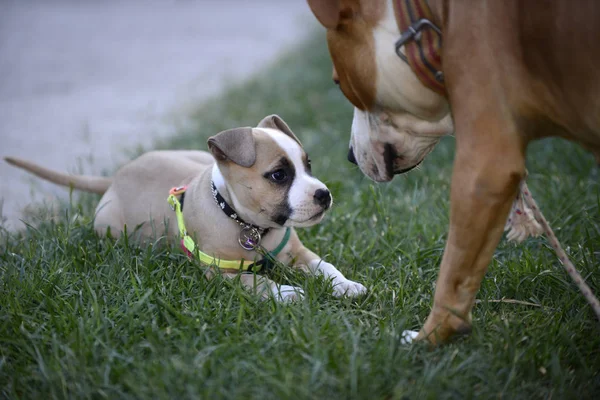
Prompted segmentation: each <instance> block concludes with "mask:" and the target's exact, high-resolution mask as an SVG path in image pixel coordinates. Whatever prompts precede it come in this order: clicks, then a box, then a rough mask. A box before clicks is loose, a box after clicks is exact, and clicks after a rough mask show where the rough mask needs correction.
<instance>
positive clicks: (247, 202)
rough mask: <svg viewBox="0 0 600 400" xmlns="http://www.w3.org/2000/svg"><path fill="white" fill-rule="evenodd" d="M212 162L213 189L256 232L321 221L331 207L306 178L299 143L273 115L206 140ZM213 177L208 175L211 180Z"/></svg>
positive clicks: (325, 193)
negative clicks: (219, 191)
mask: <svg viewBox="0 0 600 400" xmlns="http://www.w3.org/2000/svg"><path fill="white" fill-rule="evenodd" d="M208 147H209V149H210V151H211V152H212V154H213V156H214V157H215V159H216V161H217V163H216V165H215V168H217V171H216V172H217V174H216V175H217V176H218V177H217V179H221V178H222V182H215V184H217V187H219V186H220V185H224V186H225V187H226V188H227V191H228V193H229V195H230V196H231V201H232V203H233V204H232V206H233V207H234V209H235V210H236V212H238V213H239V214H240V216H241V217H242V218H243V219H244V220H245V221H246V222H251V223H253V224H255V225H258V226H261V227H281V226H286V227H304V226H311V225H314V224H316V223H318V222H320V221H321V220H322V219H323V216H324V214H325V211H326V210H327V209H329V208H330V207H331V204H332V202H333V200H332V197H331V193H330V192H329V190H328V189H327V187H326V186H325V184H324V183H323V182H321V181H320V180H318V179H316V178H315V177H313V176H312V172H311V165H310V159H309V158H308V155H307V154H306V152H305V151H304V149H303V148H302V145H301V144H300V141H299V140H298V138H297V137H296V135H294V133H293V132H292V131H291V129H290V128H289V127H288V126H287V124H286V123H285V122H284V121H283V120H282V119H281V118H280V117H278V116H277V115H270V116H268V117H266V118H264V119H263V120H262V121H260V123H259V124H258V126H257V127H256V128H236V129H230V130H227V131H224V132H221V133H219V134H218V135H215V136H213V137H211V138H209V139H208ZM214 175H215V174H213V177H214Z"/></svg>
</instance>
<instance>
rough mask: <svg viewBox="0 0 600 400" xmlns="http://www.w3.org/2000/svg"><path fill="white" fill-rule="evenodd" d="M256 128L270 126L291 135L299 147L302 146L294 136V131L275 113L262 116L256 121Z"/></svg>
mask: <svg viewBox="0 0 600 400" xmlns="http://www.w3.org/2000/svg"><path fill="white" fill-rule="evenodd" d="M257 128H270V129H276V130H278V131H281V132H283V133H285V134H286V135H288V136H289V137H291V138H292V139H294V140H295V141H296V142H298V144H299V145H300V147H302V143H300V140H299V139H298V138H297V137H296V135H294V132H292V130H291V129H290V127H289V126H288V125H287V124H286V123H285V121H284V120H282V119H281V117H280V116H279V115H277V114H273V115H269V116H266V117H264V118H263V119H262V121H260V122H259V123H258V126H257Z"/></svg>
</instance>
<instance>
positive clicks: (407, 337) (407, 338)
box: [400, 331, 419, 344]
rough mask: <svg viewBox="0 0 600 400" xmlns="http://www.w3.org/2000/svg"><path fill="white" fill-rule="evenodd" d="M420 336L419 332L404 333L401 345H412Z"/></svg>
mask: <svg viewBox="0 0 600 400" xmlns="http://www.w3.org/2000/svg"><path fill="white" fill-rule="evenodd" d="M418 335H419V331H404V332H402V337H401V338H400V343H402V344H411V343H412V342H414V340H415V339H416V338H417V336H418Z"/></svg>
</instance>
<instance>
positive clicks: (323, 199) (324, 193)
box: [313, 189, 331, 209]
mask: <svg viewBox="0 0 600 400" xmlns="http://www.w3.org/2000/svg"><path fill="white" fill-rule="evenodd" d="M313 198H314V200H315V203H316V204H318V205H320V206H321V207H323V208H324V209H328V208H329V207H330V206H331V193H329V190H327V189H317V191H315V194H314V196H313Z"/></svg>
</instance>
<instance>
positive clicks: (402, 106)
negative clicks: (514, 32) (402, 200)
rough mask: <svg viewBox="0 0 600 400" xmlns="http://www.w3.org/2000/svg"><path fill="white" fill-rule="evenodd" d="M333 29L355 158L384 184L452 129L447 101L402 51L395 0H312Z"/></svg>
mask: <svg viewBox="0 0 600 400" xmlns="http://www.w3.org/2000/svg"><path fill="white" fill-rule="evenodd" d="M308 4H309V5H310V8H311V9H312V11H313V13H314V14H315V16H316V17H317V19H318V20H319V22H321V24H322V25H323V26H325V28H327V43H328V45H329V52H330V54H331V59H332V61H333V80H334V82H336V83H337V84H339V86H340V89H341V90H342V92H343V93H344V95H345V96H346V98H347V99H348V100H349V101H350V102H351V103H352V104H353V105H354V119H353V121H352V137H351V140H350V151H349V153H348V159H349V160H350V161H352V162H355V163H356V164H358V166H359V167H360V169H361V170H362V172H363V173H364V174H365V175H367V176H368V177H370V178H371V179H373V180H375V181H378V182H385V181H390V180H391V179H392V178H393V177H394V175H395V174H400V173H403V172H407V171H409V170H411V169H413V168H414V167H416V166H417V165H418V164H419V163H420V162H421V161H423V159H424V158H425V156H426V155H427V154H428V153H429V152H430V151H431V150H432V149H433V147H434V146H435V145H436V144H437V142H438V141H439V140H440V138H441V137H442V136H444V135H447V134H450V133H452V132H453V124H452V118H451V116H450V109H449V106H448V102H447V101H446V99H445V98H444V97H443V96H441V95H439V94H437V93H435V92H434V91H432V90H430V89H428V88H427V87H425V86H424V85H423V84H422V83H421V82H420V81H419V79H418V78H417V76H416V75H415V74H414V73H413V71H412V70H411V68H410V67H409V66H408V64H406V63H405V62H404V61H402V59H400V58H399V57H398V55H397V54H396V52H395V47H394V44H395V42H396V41H397V40H398V38H399V37H400V31H399V29H398V25H397V23H396V19H395V14H394V8H393V4H392V0H387V1H386V0H362V1H361V0H308Z"/></svg>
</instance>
